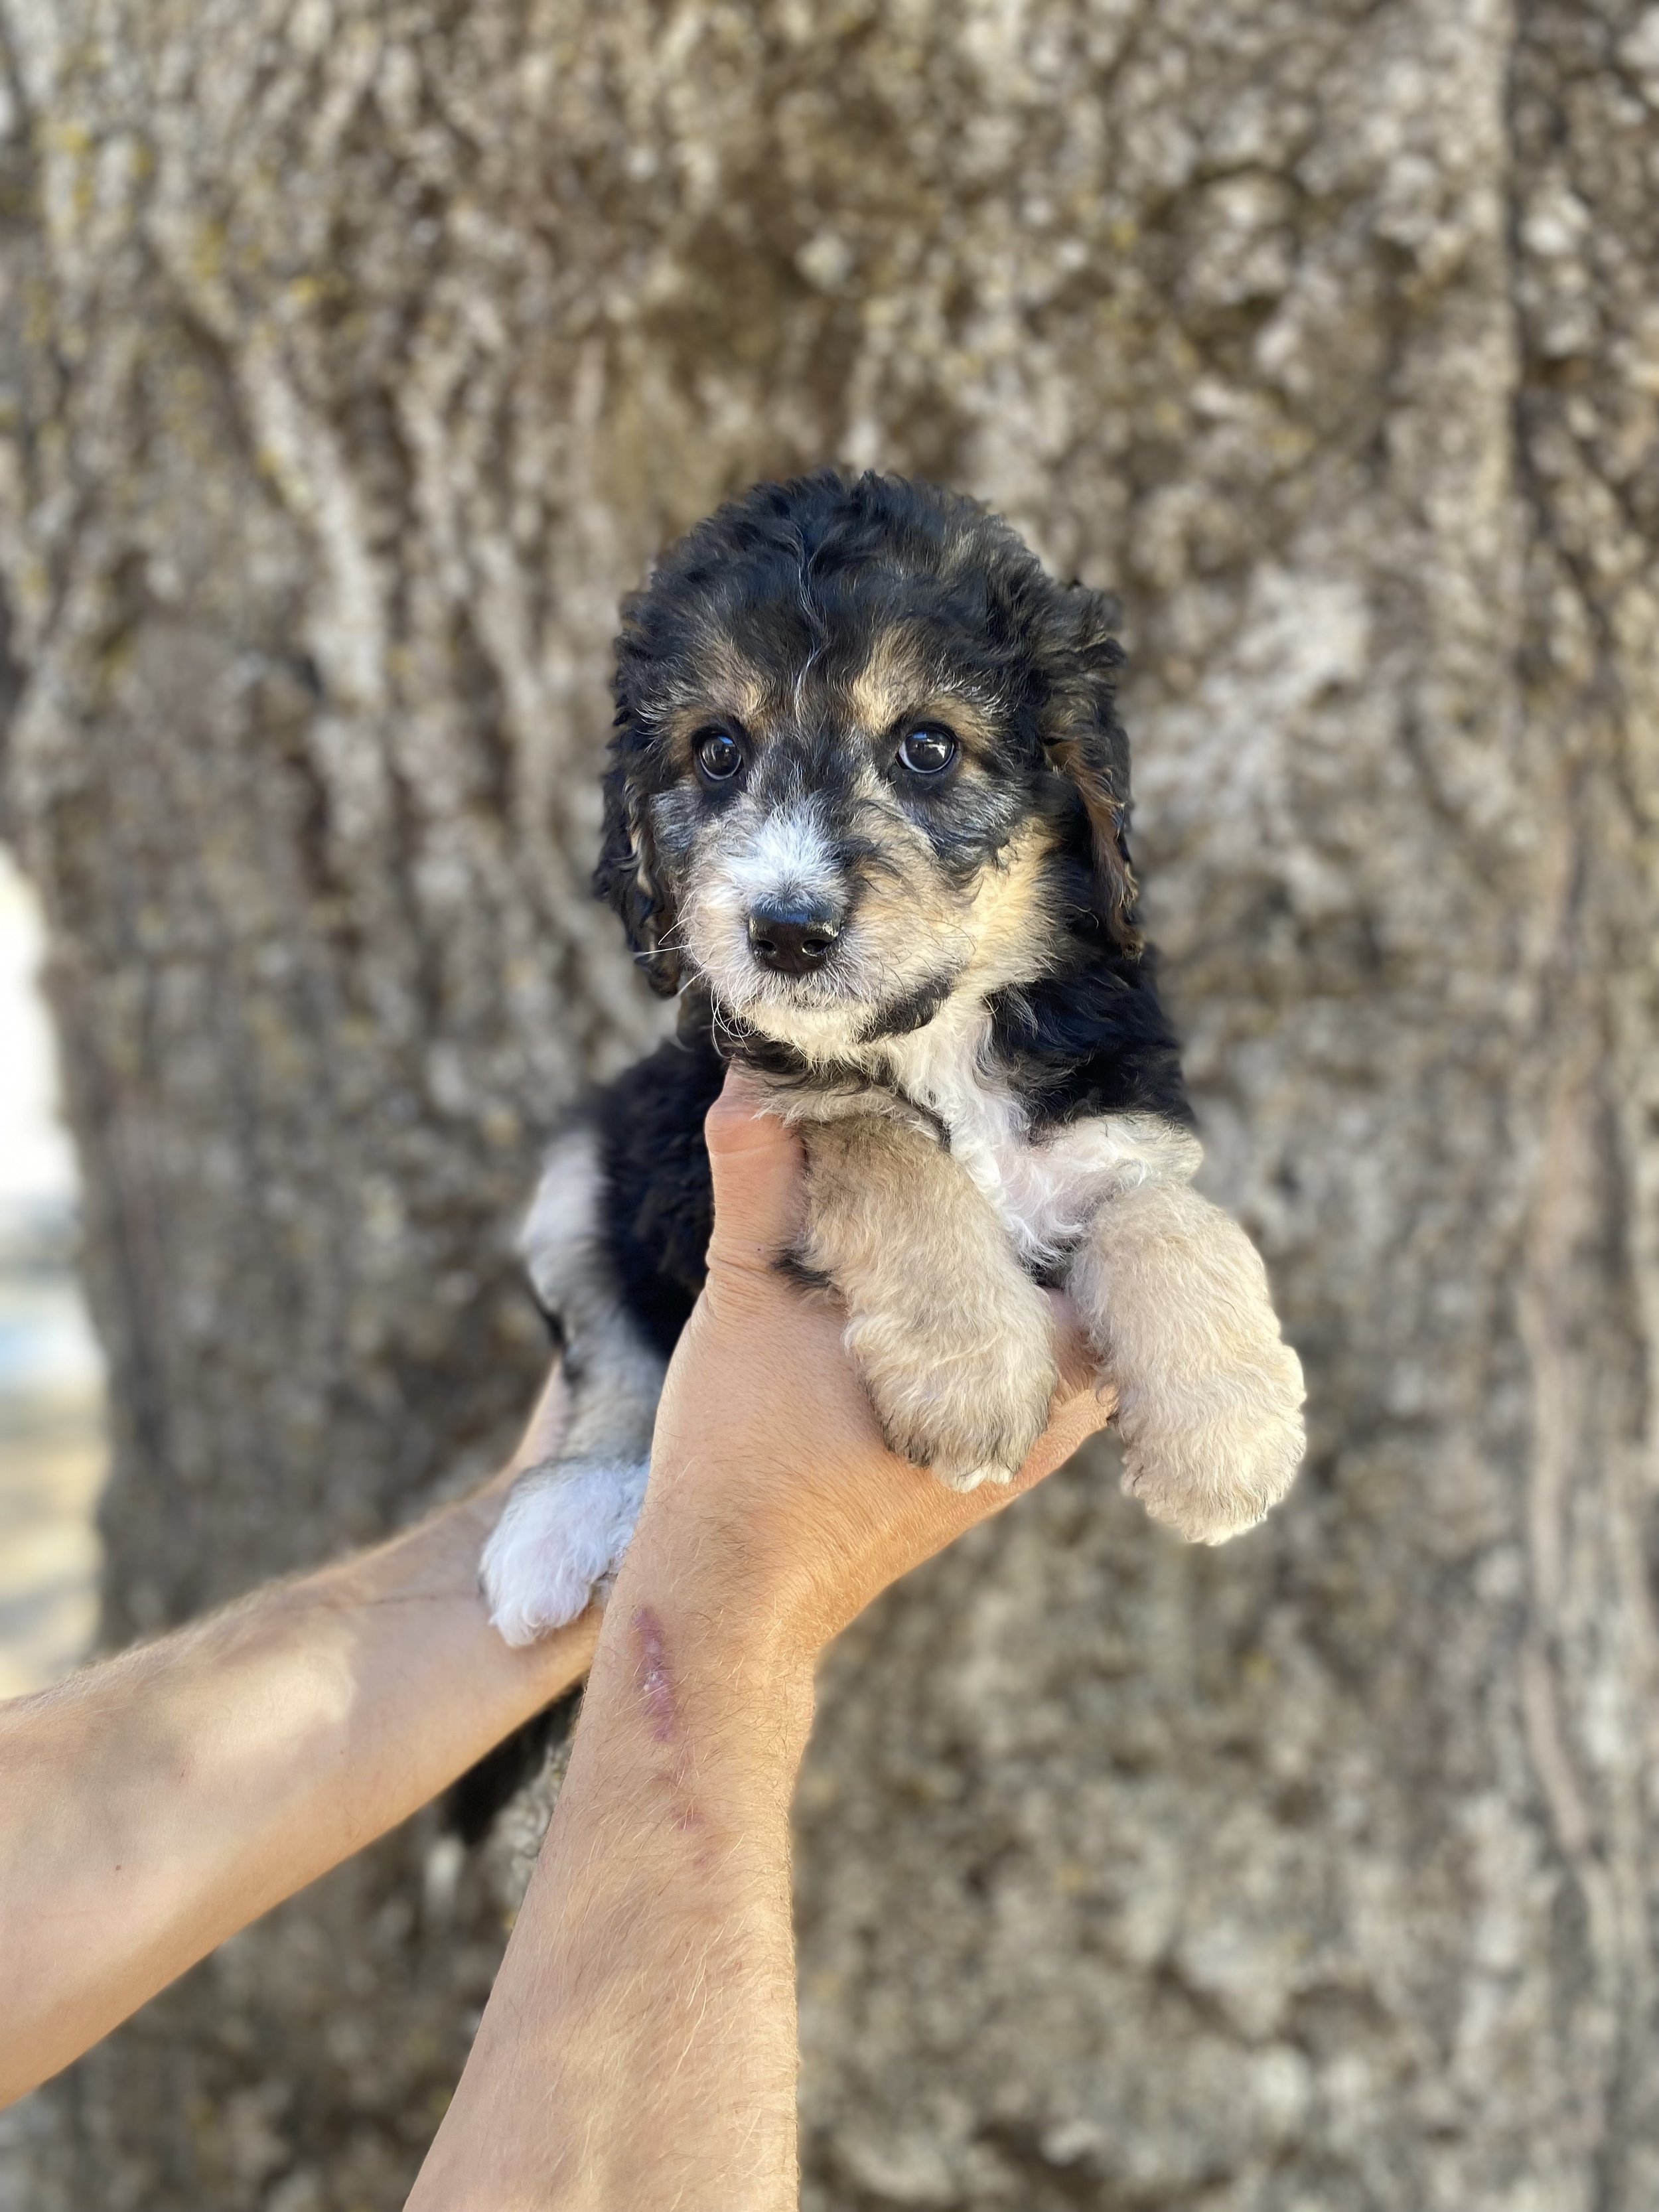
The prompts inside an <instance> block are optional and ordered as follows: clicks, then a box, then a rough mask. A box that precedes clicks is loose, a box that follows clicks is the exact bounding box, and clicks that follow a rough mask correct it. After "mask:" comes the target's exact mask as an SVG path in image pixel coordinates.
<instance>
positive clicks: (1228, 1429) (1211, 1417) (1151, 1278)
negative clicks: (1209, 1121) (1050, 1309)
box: [1066, 1131, 1304, 1544]
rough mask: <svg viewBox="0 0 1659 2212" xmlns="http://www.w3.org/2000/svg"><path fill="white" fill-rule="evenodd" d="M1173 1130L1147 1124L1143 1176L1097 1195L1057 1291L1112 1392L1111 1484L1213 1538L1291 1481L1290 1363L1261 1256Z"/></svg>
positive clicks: (1199, 1535)
mask: <svg viewBox="0 0 1659 2212" xmlns="http://www.w3.org/2000/svg"><path fill="white" fill-rule="evenodd" d="M1178 1135H1181V1133H1179V1132H1175V1131H1160V1132H1159V1133H1158V1141H1156V1142H1155V1143H1153V1144H1152V1145H1150V1146H1148V1147H1147V1153H1146V1158H1143V1160H1142V1162H1141V1163H1140V1164H1139V1173H1140V1175H1142V1176H1144V1179H1143V1180H1139V1181H1133V1180H1130V1179H1129V1178H1128V1177H1127V1176H1126V1177H1125V1178H1123V1179H1122V1180H1121V1181H1120V1182H1118V1184H1117V1187H1116V1188H1115V1190H1114V1192H1113V1194H1111V1195H1110V1196H1109V1197H1108V1198H1107V1199H1106V1200H1104V1202H1103V1204H1102V1206H1101V1207H1100V1209H1099V1211H1098V1212H1097V1214H1096V1216H1095V1218H1094V1220H1093V1223H1092V1225H1091V1228H1090V1230H1089V1232H1088V1234H1087V1235H1086V1236H1085V1238H1084V1240H1083V1242H1082V1243H1080V1244H1079V1247H1078V1248H1077V1249H1076V1251H1075V1253H1074V1254H1073V1259H1072V1261H1071V1265H1070V1267H1069V1269H1068V1272H1067V1276H1066V1289H1067V1290H1068V1291H1070V1293H1071V1295H1072V1297H1073V1299H1074V1300H1075V1301H1076V1303H1077V1304H1078V1306H1079V1308H1080V1309H1081V1310H1082V1313H1083V1316H1084V1319H1085V1323H1086V1325H1087V1327H1088V1328H1089V1331H1090V1334H1091V1339H1092V1340H1093V1342H1094V1345H1095V1347H1096V1349H1097V1352H1098V1353H1099V1355H1100V1358H1101V1361H1102V1364H1103V1368H1104V1370H1105V1373H1106V1376H1107V1378H1108V1380H1109V1381H1110V1382H1111V1383H1114V1384H1115V1386H1116V1389H1117V1391H1118V1415H1117V1423H1118V1429H1119V1431H1120V1433H1121V1436H1122V1438H1123V1445H1124V1475H1123V1486H1124V1488H1125V1489H1126V1490H1127V1491H1128V1492H1131V1493H1132V1494H1133V1496H1135V1497H1137V1498H1139V1499H1140V1500H1141V1502H1142V1503H1143V1504H1145V1506H1146V1510H1147V1511H1148V1512H1149V1513H1150V1514H1151V1515H1152V1518H1153V1519H1154V1520H1155V1521H1164V1522H1168V1523H1169V1524H1170V1526H1171V1527H1172V1528H1177V1529H1179V1530H1180V1532H1181V1534H1182V1535H1183V1536H1186V1537H1188V1538H1189V1539H1190V1540H1192V1541H1194V1542H1195V1543H1205V1544H1219V1543H1223V1542H1225V1540H1226V1539H1227V1538H1228V1537H1229V1536H1235V1535H1237V1534H1238V1533H1239V1531H1240V1530H1241V1529H1243V1528H1249V1527H1251V1526H1252V1525H1253V1524H1254V1523H1255V1522H1257V1521H1260V1520H1261V1517H1262V1516H1263V1515H1264V1514H1265V1513H1266V1512H1267V1510H1268V1508H1269V1507H1270V1506H1272V1505H1275V1504H1277V1503H1278V1502H1279V1499H1280V1498H1282V1497H1283V1496H1284V1495H1285V1492H1286V1490H1288V1489H1289V1487H1290V1486H1291V1478H1292V1476H1293V1475H1294V1474H1295V1473H1296V1470H1297V1464H1298V1462H1300V1460H1301V1457H1302V1453H1303V1446H1304V1437H1303V1428H1302V1401H1303V1397H1304V1391H1303V1387H1302V1364H1301V1362H1300V1361H1299V1360H1298V1359H1297V1356H1296V1354H1295V1352H1293V1351H1292V1350H1291V1347H1290V1346H1289V1345H1288V1344H1285V1342H1284V1341H1283V1340H1282V1339H1281V1338H1280V1336H1279V1317H1278V1316H1277V1315H1276V1314H1275V1313H1274V1311H1273V1300H1272V1298H1271V1297H1270V1295H1269V1293H1268V1289H1267V1269H1266V1268H1265V1267H1263V1266H1262V1264H1261V1255H1259V1254H1258V1253H1257V1251H1256V1249H1255V1246H1254V1245H1253V1244H1252V1243H1250V1240H1249V1237H1246V1235H1245V1234H1244V1231H1243V1230H1242V1229H1241V1228H1240V1227H1239V1225H1238V1224H1237V1222H1236V1221H1235V1220H1233V1219H1232V1218H1231V1216H1230V1215H1228V1214H1225V1213H1224V1212H1222V1211H1221V1209H1220V1207H1219V1206H1212V1205H1211V1204H1210V1202H1209V1200H1207V1199H1205V1198H1200V1195H1199V1194H1198V1193H1197V1192H1196V1191H1195V1190H1194V1189H1192V1188H1191V1187H1190V1186H1189V1184H1188V1182H1187V1180H1186V1177H1187V1176H1190V1175H1191V1173H1192V1172H1193V1170H1194V1168H1195V1167H1196V1166H1197V1164H1198V1161H1199V1158H1200V1152H1199V1149H1198V1146H1197V1145H1196V1144H1195V1143H1194V1142H1193V1141H1192V1139H1189V1138H1185V1137H1182V1141H1181V1142H1180V1143H1179V1144H1178V1145H1176V1144H1174V1143H1172V1142H1171V1141H1170V1139H1173V1138H1175V1137H1176V1136H1178ZM1131 1172H1132V1173H1133V1172H1134V1170H1132V1171H1131Z"/></svg>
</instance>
